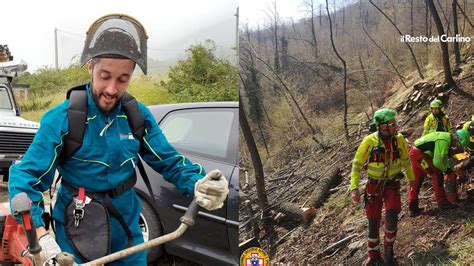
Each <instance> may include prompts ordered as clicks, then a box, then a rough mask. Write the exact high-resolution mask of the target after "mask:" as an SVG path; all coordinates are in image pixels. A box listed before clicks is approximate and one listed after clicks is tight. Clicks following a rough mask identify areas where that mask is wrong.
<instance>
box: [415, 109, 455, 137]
mask: <svg viewBox="0 0 474 266" xmlns="http://www.w3.org/2000/svg"><path fill="white" fill-rule="evenodd" d="M441 122H442V123H443V128H444V130H445V131H444V132H450V131H451V129H452V128H453V126H452V125H451V120H449V117H448V116H447V115H445V114H444V115H443V117H441ZM423 128H424V130H423V134H422V135H421V136H424V135H426V134H429V133H433V132H436V131H437V129H438V119H436V117H435V116H434V115H433V113H431V114H429V115H428V116H427V117H426V119H425V124H424V125H423Z"/></svg>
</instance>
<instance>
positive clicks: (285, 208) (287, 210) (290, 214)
mask: <svg viewBox="0 0 474 266" xmlns="http://www.w3.org/2000/svg"><path fill="white" fill-rule="evenodd" d="M279 211H280V212H282V213H283V214H285V215H286V217H287V218H290V219H292V220H295V221H299V222H304V223H309V222H310V221H311V220H312V219H313V218H314V216H315V215H316V209H315V208H313V207H311V208H300V206H299V205H298V204H296V203H291V202H283V203H282V204H281V205H280V210H279Z"/></svg>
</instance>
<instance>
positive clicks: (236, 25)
mask: <svg viewBox="0 0 474 266" xmlns="http://www.w3.org/2000/svg"><path fill="white" fill-rule="evenodd" d="M235 21H236V24H235V49H237V54H238V53H239V52H238V49H239V7H237V11H236V12H235Z"/></svg>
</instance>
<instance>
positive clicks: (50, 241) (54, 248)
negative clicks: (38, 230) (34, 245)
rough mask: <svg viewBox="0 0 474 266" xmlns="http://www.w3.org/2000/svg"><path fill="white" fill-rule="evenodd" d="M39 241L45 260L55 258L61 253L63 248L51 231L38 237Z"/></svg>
mask: <svg viewBox="0 0 474 266" xmlns="http://www.w3.org/2000/svg"><path fill="white" fill-rule="evenodd" d="M38 242H39V244H40V246H41V257H42V258H43V261H45V262H47V261H49V260H51V259H53V258H54V257H56V255H57V254H59V253H61V248H60V247H59V246H58V243H56V240H54V238H53V237H52V236H51V235H50V234H49V233H46V234H45V235H43V236H41V237H40V238H39V239H38Z"/></svg>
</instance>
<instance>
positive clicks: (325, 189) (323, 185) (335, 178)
mask: <svg viewBox="0 0 474 266" xmlns="http://www.w3.org/2000/svg"><path fill="white" fill-rule="evenodd" d="M326 1H327V0H326ZM341 179H342V176H341V170H340V169H339V168H337V167H336V168H334V169H332V170H331V171H330V172H329V173H328V174H327V176H325V177H323V178H321V180H320V181H319V184H318V186H317V187H316V188H315V189H314V190H313V192H312V193H311V195H310V196H309V200H308V204H309V206H312V207H314V208H319V207H321V206H322V205H323V204H324V201H326V199H327V197H328V194H329V190H330V189H331V188H333V187H334V186H336V185H338V184H339V183H340V182H341Z"/></svg>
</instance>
